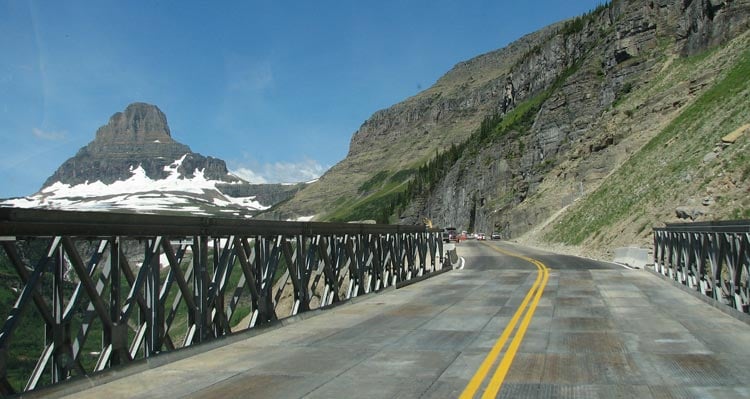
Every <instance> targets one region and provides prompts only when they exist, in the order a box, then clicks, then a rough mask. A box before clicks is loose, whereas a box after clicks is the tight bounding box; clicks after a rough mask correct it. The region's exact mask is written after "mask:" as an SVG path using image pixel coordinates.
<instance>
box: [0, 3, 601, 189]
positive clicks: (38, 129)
mask: <svg viewBox="0 0 750 399" xmlns="http://www.w3.org/2000/svg"><path fill="white" fill-rule="evenodd" d="M599 3H601V1H600V0H578V1H562V0H558V1H552V0H536V1H531V2H520V1H512V2H511V1H490V0H486V1H479V0H478V1H473V0H462V1H458V0H456V1H447V0H424V1H421V0H420V1H409V0H403V1H397V0H394V1H391V0H378V1H332V0H320V1H310V0H307V1H301V0H300V1H292V0H290V1H237V2H210V1H201V2H198V1H107V0H101V1H69V2H66V1H51V0H50V1H32V0H30V1H26V0H0V54H2V55H0V140H1V142H2V145H0V198H4V197H12V196H23V195H30V194H33V193H34V192H36V191H37V190H38V189H39V188H40V187H41V185H42V184H43V183H44V180H46V178H47V177H49V176H50V175H51V174H52V173H53V172H54V171H55V170H56V169H57V167H58V166H59V165H60V164H61V163H62V162H64V161H65V160H66V159H68V158H70V157H72V156H73V155H75V153H76V151H78V149H79V148H81V147H83V146H85V145H86V144H87V143H88V142H90V141H91V140H93V138H94V134H95V132H96V129H97V128H98V127H100V126H101V125H104V124H105V123H106V122H107V120H108V119H109V117H110V116H111V115H112V114H114V113H115V112H118V111H122V110H124V109H125V107H126V106H127V105H128V104H130V103H132V102H136V101H142V102H148V103H151V104H155V105H157V106H158V107H159V108H160V109H161V110H162V111H164V113H165V114H166V115H167V120H168V122H169V126H170V129H171V131H172V136H173V138H175V139H176V140H177V141H180V142H182V143H183V144H187V145H189V146H190V147H191V149H192V150H193V151H195V152H199V153H201V154H203V155H210V156H214V157H218V158H221V159H224V160H225V161H227V164H228V166H229V168H230V170H233V171H238V172H240V173H241V174H242V175H243V176H245V177H246V178H250V179H254V180H255V181H258V182H263V181H265V182H278V181H289V180H305V179H308V178H310V177H313V176H315V175H319V174H321V173H322V172H323V171H325V170H326V169H327V168H329V167H330V166H332V165H334V164H336V163H337V162H339V161H340V160H342V159H343V158H344V157H345V156H346V153H347V150H348V146H349V141H350V139H351V136H352V134H353V133H354V132H355V131H356V130H357V129H358V128H359V126H360V125H361V124H362V122H364V121H365V120H366V119H367V118H368V117H369V116H370V115H372V113H373V112H375V111H377V110H379V109H382V108H386V107H388V106H390V105H393V104H395V103H397V102H399V101H401V100H403V99H405V98H407V97H409V96H412V95H414V94H416V93H418V92H419V91H421V90H423V89H425V88H427V87H429V86H430V85H432V84H433V83H434V82H435V81H436V80H437V79H438V78H439V77H440V76H442V75H443V74H444V73H445V72H447V71H448V70H449V69H450V68H451V67H453V65H455V64H456V63H458V62H460V61H463V60H466V59H469V58H471V57H474V56H476V55H479V54H482V53H485V52H488V51H491V50H494V49H498V48H501V47H504V46H505V45H507V44H508V43H510V42H512V41H513V40H515V39H517V38H519V37H521V36H522V35H524V34H526V33H530V32H533V31H535V30H537V29H539V28H541V27H544V26H546V25H549V24H550V23H553V22H556V21H559V20H563V19H566V18H570V17H573V16H576V15H579V14H582V13H584V12H586V11H588V10H591V9H593V8H595V7H596V5H597V4H599Z"/></svg>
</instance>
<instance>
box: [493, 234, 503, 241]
mask: <svg viewBox="0 0 750 399" xmlns="http://www.w3.org/2000/svg"><path fill="white" fill-rule="evenodd" d="M500 238H502V237H501V236H500V233H498V232H494V233H492V239H493V240H499V239H500Z"/></svg>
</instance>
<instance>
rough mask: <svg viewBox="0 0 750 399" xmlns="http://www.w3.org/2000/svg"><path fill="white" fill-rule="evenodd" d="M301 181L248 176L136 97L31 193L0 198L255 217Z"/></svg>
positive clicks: (36, 204)
mask: <svg viewBox="0 0 750 399" xmlns="http://www.w3.org/2000/svg"><path fill="white" fill-rule="evenodd" d="M303 186H304V184H298V185H281V184H265V185H260V184H250V183H248V182H247V181H245V180H243V179H241V178H239V177H237V176H235V175H233V174H231V173H229V171H228V170H227V168H226V163H225V162H224V161H223V160H221V159H217V158H212V157H204V156H202V155H201V154H198V153H194V152H192V151H190V148H189V147H188V146H186V145H184V144H181V143H179V142H177V141H175V140H174V139H173V138H172V137H171V133H170V130H169V127H168V125H167V120H166V116H165V115H164V114H163V113H162V112H161V110H159V108H157V107H156V106H154V105H150V104H145V103H134V104H131V105H129V106H128V107H127V108H126V109H125V111H124V112H118V113H116V114H114V115H113V116H112V117H111V118H110V120H109V123H107V125H105V126H102V127H101V128H99V129H98V130H97V132H96V138H95V139H94V140H93V141H92V142H91V143H89V144H88V145H87V146H85V147H83V148H81V149H80V150H79V151H78V153H77V154H76V155H75V156H74V157H72V158H70V159H68V160H67V161H65V162H64V163H63V164H62V165H61V166H60V168H58V170H57V171H56V172H55V173H54V174H53V175H52V176H51V177H50V178H49V179H47V181H46V182H45V184H44V186H43V187H42V189H41V190H40V191H39V192H37V193H36V194H34V195H31V196H29V197H24V198H14V199H8V200H4V201H0V206H12V207H24V208H49V209H66V210H88V211H119V212H138V213H162V214H163V213H178V214H189V215H203V216H205V215H210V216H225V217H252V216H254V215H256V214H257V213H258V212H260V211H263V210H266V209H268V208H270V207H271V206H272V205H274V204H275V203H278V202H279V201H283V200H285V199H287V198H289V197H291V196H292V195H294V193H296V192H297V191H299V190H300V189H301V188H302V187H303Z"/></svg>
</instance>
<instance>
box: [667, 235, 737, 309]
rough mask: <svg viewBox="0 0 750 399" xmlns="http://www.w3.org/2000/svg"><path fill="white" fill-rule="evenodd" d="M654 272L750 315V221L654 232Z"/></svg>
mask: <svg viewBox="0 0 750 399" xmlns="http://www.w3.org/2000/svg"><path fill="white" fill-rule="evenodd" d="M654 269H655V270H656V272H658V273H661V274H663V275H665V276H667V277H669V278H671V279H673V280H675V281H677V282H679V283H681V284H683V285H686V286H688V287H690V288H692V289H694V290H696V291H700V292H701V293H702V294H703V295H706V296H708V297H711V298H713V299H715V300H716V301H719V302H721V303H723V304H726V305H728V306H731V307H733V308H735V309H737V310H739V311H741V312H744V313H748V302H750V288H749V284H748V279H749V278H750V270H749V269H750V220H735V221H721V222H704V223H679V224H667V225H666V227H663V228H655V229H654Z"/></svg>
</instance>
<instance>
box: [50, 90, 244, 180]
mask: <svg viewBox="0 0 750 399" xmlns="http://www.w3.org/2000/svg"><path fill="white" fill-rule="evenodd" d="M185 154H187V156H186V157H185V159H184V160H183V162H182V164H181V165H180V169H179V170H178V171H179V172H180V174H181V176H183V177H188V178H189V177H193V173H194V172H195V170H196V169H197V170H202V171H203V174H204V176H205V177H206V178H207V179H212V180H221V181H227V182H232V181H234V182H239V181H240V179H238V178H236V177H234V176H231V175H229V172H228V170H227V166H226V163H225V162H224V161H222V160H221V159H217V158H212V157H205V156H203V155H201V154H198V153H194V152H192V151H191V150H190V147H188V146H186V145H184V144H181V143H179V142H177V141H175V140H174V139H173V138H172V135H171V133H170V131H169V126H168V125H167V117H166V116H165V115H164V113H163V112H162V111H161V110H160V109H159V108H158V107H157V106H155V105H151V104H146V103H133V104H130V105H128V107H127V108H126V109H125V111H124V112H117V113H115V114H114V115H112V117H111V118H109V122H108V123H107V124H106V125H104V126H102V127H100V128H99V129H98V130H97V131H96V137H95V139H94V140H93V141H92V142H90V143H89V144H88V145H86V146H85V147H83V148H81V149H80V150H79V151H78V153H77V154H76V155H75V156H74V157H72V158H70V159H68V160H67V161H65V162H64V163H63V164H62V165H61V166H60V167H59V168H58V169H57V171H56V172H55V173H54V174H53V175H52V176H50V177H49V178H48V179H47V181H46V182H45V183H44V185H43V187H47V186H50V185H52V184H54V183H55V182H58V181H59V182H62V183H65V184H70V185H75V184H81V183H85V182H86V181H89V182H94V181H97V180H99V181H101V182H102V183H105V184H109V183H112V182H114V181H117V180H126V179H128V178H129V177H130V176H131V174H132V172H131V170H132V169H133V168H135V167H137V166H138V165H140V166H141V167H142V168H143V169H144V170H145V171H146V175H147V176H148V177H150V178H152V179H155V180H157V179H163V178H165V177H166V176H167V174H168V172H167V171H165V169H164V167H165V166H167V165H169V164H171V163H172V162H174V161H175V160H177V159H180V158H181V157H182V156H183V155H185Z"/></svg>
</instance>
